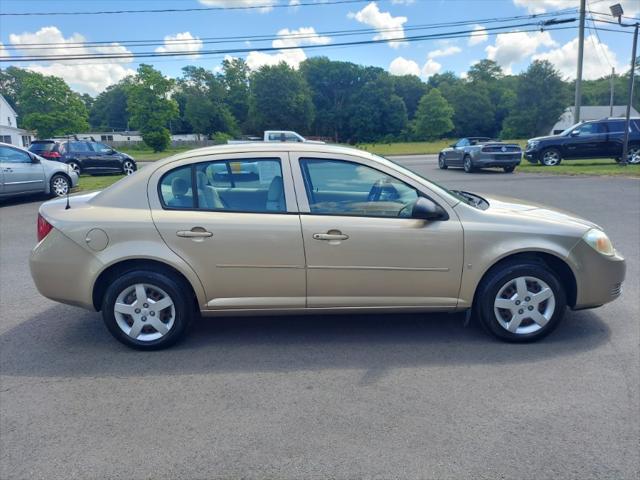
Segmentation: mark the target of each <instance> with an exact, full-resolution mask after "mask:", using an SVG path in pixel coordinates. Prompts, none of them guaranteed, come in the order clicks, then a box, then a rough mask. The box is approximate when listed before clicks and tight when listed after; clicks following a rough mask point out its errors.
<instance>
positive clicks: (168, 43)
mask: <svg viewBox="0 0 640 480" xmlns="http://www.w3.org/2000/svg"><path fill="white" fill-rule="evenodd" d="M200 50H202V40H200V38H199V37H194V36H193V35H191V33H190V32H182V33H176V34H175V35H167V36H166V37H164V45H163V46H162V47H158V48H156V52H158V53H169V52H193V55H187V57H188V58H198V57H199V56H200V55H198V52H199V51H200Z"/></svg>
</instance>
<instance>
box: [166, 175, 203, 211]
mask: <svg viewBox="0 0 640 480" xmlns="http://www.w3.org/2000/svg"><path fill="white" fill-rule="evenodd" d="M191 185H192V179H191V166H190V165H186V166H184V167H180V168H176V169H175V170H171V171H170V172H169V173H167V174H166V175H165V176H164V177H162V180H161V181H160V198H161V199H162V203H163V204H164V205H165V206H166V207H169V208H184V209H192V208H194V205H195V203H194V199H193V190H192V188H191Z"/></svg>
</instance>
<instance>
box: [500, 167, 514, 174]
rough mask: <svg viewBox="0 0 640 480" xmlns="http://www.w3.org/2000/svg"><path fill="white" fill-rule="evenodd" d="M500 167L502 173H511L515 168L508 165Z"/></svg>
mask: <svg viewBox="0 0 640 480" xmlns="http://www.w3.org/2000/svg"><path fill="white" fill-rule="evenodd" d="M502 169H503V170H504V173H513V171H514V170H515V169H516V166H515V165H509V166H508V167H502Z"/></svg>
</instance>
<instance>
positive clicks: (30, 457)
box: [0, 156, 640, 479]
mask: <svg viewBox="0 0 640 480" xmlns="http://www.w3.org/2000/svg"><path fill="white" fill-rule="evenodd" d="M399 160H400V161H401V162H403V163H406V164H407V165H408V166H410V167H411V168H415V169H417V170H420V171H422V172H424V173H426V174H427V175H428V176H430V177H431V178H433V179H434V180H435V181H438V182H441V183H444V184H446V185H448V186H451V187H456V188H461V189H466V190H471V191H476V192H485V193H500V194H503V195H509V196H515V197H522V198H526V199H530V200H536V201H540V202H544V203H547V204H549V205H551V206H555V207H559V208H562V209H565V210H570V211H573V212H576V213H578V214H580V215H582V216H584V217H587V218H589V219H592V220H594V221H596V222H597V223H599V224H601V225H602V226H603V227H604V228H605V229H606V231H607V232H608V233H609V235H610V237H611V238H612V240H613V242H614V245H615V246H616V247H617V248H618V249H619V250H620V251H622V252H623V254H624V255H625V256H626V257H627V260H628V274H627V281H626V283H625V293H624V295H623V297H622V298H621V299H619V300H618V301H616V302H614V303H613V304H609V305H607V306H605V307H603V308H600V309H598V310H593V311H582V312H571V313H568V315H567V317H566V318H565V321H564V323H563V324H562V325H561V326H560V327H559V328H558V330H557V331H556V332H555V333H554V334H552V335H551V336H550V337H548V338H547V339H546V340H544V341H543V342H541V343H537V344H531V345H509V344H504V343H500V342H498V341H494V340H493V339H492V338H490V337H488V336H487V335H485V334H484V333H483V332H482V330H481V329H480V328H479V327H478V326H475V325H471V326H469V327H465V326H464V325H463V321H464V318H463V316H462V315H402V316H398V315H392V316H353V317H343V316H340V317H320V316H318V317H286V318H242V319H223V320H215V319H208V320H204V321H201V322H197V323H196V324H195V325H194V326H193V327H192V331H191V334H190V335H189V337H188V339H187V340H186V341H184V342H183V343H181V344H180V345H178V346H177V347H176V348H173V349H171V350H168V351H162V352H153V353H140V352H135V351H132V350H129V349H127V348H126V347H124V346H122V345H120V344H119V343H117V342H116V341H115V340H113V339H112V338H111V336H110V335H109V334H108V333H107V331H106V329H105V328H104V327H103V324H102V321H101V317H100V315H99V314H97V313H91V312H86V311H82V310H79V309H76V308H73V307H68V306H64V305H58V304H56V303H53V302H51V301H49V300H46V299H44V298H42V297H40V296H39V294H38V293H37V291H36V289H35V287H34V285H33V283H32V281H31V277H30V275H29V271H28V264H27V258H28V254H29V250H30V249H31V247H32V246H33V244H34V243H35V241H36V240H35V215H36V212H37V208H38V206H39V203H40V201H41V199H26V200H20V201H11V202H8V203H7V202H5V204H3V205H0V217H1V219H0V312H1V315H0V317H1V319H0V362H1V363H0V373H1V374H2V376H1V377H0V462H1V463H0V478H2V479H32V478H43V479H57V478H60V479H71V478H122V479H139V478H140V479H141V478H154V479H156V478H167V479H173V478H240V477H242V478H265V477H269V478H318V479H320V478H380V479H389V478H433V479H445V478H456V479H458V478H518V479H524V478H536V479H539V478H581V479H585V478H616V479H636V478H638V475H639V474H640V454H639V448H638V444H639V439H640V415H639V413H640V402H639V378H640V358H639V342H640V336H639V322H640V302H639V300H638V298H639V297H638V293H637V292H638V290H639V287H640V272H639V269H640V242H639V236H640V181H638V180H633V179H625V178H588V177H564V176H538V175H530V174H517V173H516V174H512V175H506V174H502V173H501V172H497V171H496V172H486V173H477V174H473V175H468V174H464V173H463V172H462V171H460V170H448V171H439V170H438V169H437V167H436V166H435V160H434V157H432V156H429V157H406V158H401V159H399Z"/></svg>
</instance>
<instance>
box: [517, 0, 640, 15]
mask: <svg viewBox="0 0 640 480" xmlns="http://www.w3.org/2000/svg"><path fill="white" fill-rule="evenodd" d="M513 3H514V5H515V6H516V7H522V8H526V9H527V11H528V12H529V13H545V12H548V11H553V10H561V9H564V8H573V7H578V6H579V5H580V0H513ZM591 3H592V4H594V5H595V4H596V3H598V2H591ZM614 3H620V4H622V7H623V8H624V14H625V15H629V16H634V15H637V14H638V13H640V2H638V0H611V1H610V2H609V3H603V4H601V5H602V6H601V7H600V5H598V7H600V8H597V9H596V11H602V12H605V13H609V5H613V4H614Z"/></svg>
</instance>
